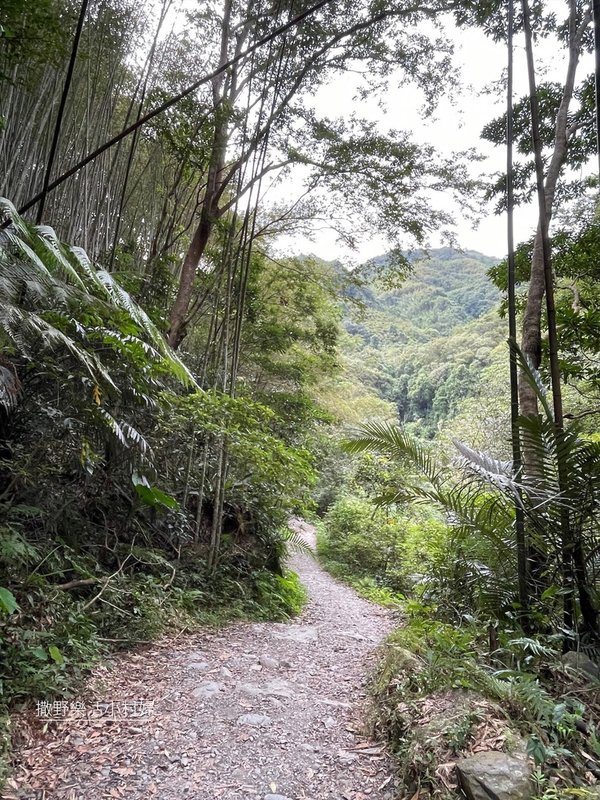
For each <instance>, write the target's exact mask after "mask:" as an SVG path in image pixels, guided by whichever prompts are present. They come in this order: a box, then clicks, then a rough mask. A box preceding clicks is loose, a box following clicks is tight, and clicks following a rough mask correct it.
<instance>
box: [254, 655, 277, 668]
mask: <svg viewBox="0 0 600 800" xmlns="http://www.w3.org/2000/svg"><path fill="white" fill-rule="evenodd" d="M258 663H259V664H260V665H261V667H264V668H265V669H277V668H278V666H279V661H276V660H275V659H274V658H271V656H260V658H259V659H258Z"/></svg>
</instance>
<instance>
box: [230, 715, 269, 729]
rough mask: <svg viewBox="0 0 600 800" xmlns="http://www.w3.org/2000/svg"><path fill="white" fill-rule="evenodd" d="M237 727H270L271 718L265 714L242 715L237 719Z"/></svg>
mask: <svg viewBox="0 0 600 800" xmlns="http://www.w3.org/2000/svg"><path fill="white" fill-rule="evenodd" d="M238 725H250V727H252V728H268V727H269V726H270V725H271V717H269V716H267V714H242V716H241V717H238Z"/></svg>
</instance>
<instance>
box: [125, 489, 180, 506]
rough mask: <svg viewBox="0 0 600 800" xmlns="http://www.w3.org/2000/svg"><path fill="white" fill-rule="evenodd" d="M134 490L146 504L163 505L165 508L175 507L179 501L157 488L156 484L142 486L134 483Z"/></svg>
mask: <svg viewBox="0 0 600 800" xmlns="http://www.w3.org/2000/svg"><path fill="white" fill-rule="evenodd" d="M135 490H136V492H137V494H138V497H139V498H140V500H141V501H142V502H143V503H145V504H146V505H147V506H153V507H155V506H164V507H165V508H171V509H177V508H179V503H178V502H177V500H176V499H175V498H174V497H171V495H170V494H167V493H166V492H163V491H161V490H160V489H157V488H156V486H144V485H143V484H141V483H138V484H136V487H135Z"/></svg>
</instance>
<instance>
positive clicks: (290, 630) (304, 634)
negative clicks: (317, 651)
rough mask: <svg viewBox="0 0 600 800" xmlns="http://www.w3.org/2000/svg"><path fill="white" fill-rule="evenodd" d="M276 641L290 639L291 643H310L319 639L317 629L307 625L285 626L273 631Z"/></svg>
mask: <svg viewBox="0 0 600 800" xmlns="http://www.w3.org/2000/svg"><path fill="white" fill-rule="evenodd" d="M273 636H274V637H275V638H276V639H291V640H292V641H293V642H310V641H314V640H315V639H317V638H318V637H319V631H318V630H317V628H314V627H310V626H308V625H303V626H302V627H301V626H300V625H287V626H285V625H284V626H283V627H282V628H280V629H279V630H274V631H273Z"/></svg>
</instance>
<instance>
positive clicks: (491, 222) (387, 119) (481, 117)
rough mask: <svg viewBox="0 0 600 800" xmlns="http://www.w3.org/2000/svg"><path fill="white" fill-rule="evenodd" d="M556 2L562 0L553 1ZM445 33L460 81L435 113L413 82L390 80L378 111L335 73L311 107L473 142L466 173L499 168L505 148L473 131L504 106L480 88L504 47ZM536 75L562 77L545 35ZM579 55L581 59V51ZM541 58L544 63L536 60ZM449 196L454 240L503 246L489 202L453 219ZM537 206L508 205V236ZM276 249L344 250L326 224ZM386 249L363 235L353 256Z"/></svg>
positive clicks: (519, 76) (447, 140)
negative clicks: (426, 116)
mask: <svg viewBox="0 0 600 800" xmlns="http://www.w3.org/2000/svg"><path fill="white" fill-rule="evenodd" d="M560 6H561V7H563V8H564V5H563V4H562V3H560ZM448 35H449V36H450V37H451V38H452V39H453V40H454V41H455V48H456V54H455V60H456V62H457V63H458V64H459V65H460V67H461V71H462V76H463V82H464V89H463V90H461V92H460V95H459V96H458V98H455V101H454V103H450V102H449V101H448V99H443V100H442V101H441V102H440V104H439V106H438V108H437V110H436V114H435V119H431V120H423V117H422V115H421V114H420V112H419V108H420V106H421V96H420V92H419V90H418V88H416V87H398V90H397V92H396V93H393V92H392V93H391V96H390V97H389V99H388V106H389V107H388V110H387V113H384V112H382V111H381V109H380V108H379V107H378V105H377V103H376V102H374V101H373V102H371V103H361V104H360V106H359V105H358V103H357V101H355V100H354V99H353V95H354V86H353V85H352V84H351V82H350V81H349V80H348V79H347V78H337V79H336V80H334V81H333V82H331V83H330V84H329V85H327V86H324V87H322V88H321V89H320V90H319V92H318V93H317V95H316V98H315V108H316V110H317V112H318V113H322V114H323V115H326V116H328V117H330V118H332V117H335V116H340V117H343V116H344V115H347V114H348V113H349V112H350V111H351V110H354V111H356V112H357V113H359V114H360V115H361V116H364V117H367V118H369V119H371V120H375V121H377V122H378V123H379V124H380V125H381V126H382V127H384V128H396V129H404V130H410V131H412V133H413V137H414V138H415V139H416V140H417V141H421V142H429V143H431V144H433V145H434V146H435V147H436V148H437V149H438V150H439V152H440V153H442V154H444V155H449V154H451V153H452V152H453V151H457V150H465V149H468V148H470V147H475V148H477V149H478V150H479V151H480V152H482V153H483V154H484V155H485V156H486V159H485V161H482V162H477V163H475V164H474V165H473V174H474V175H479V174H482V173H487V174H491V173H494V172H498V171H504V170H505V163H506V153H505V150H504V148H502V147H494V146H493V145H491V144H490V143H488V142H484V141H483V140H482V139H480V131H481V129H482V127H483V126H484V125H485V124H486V123H487V122H489V121H490V120H491V119H493V118H494V117H497V116H499V115H500V114H501V113H502V112H503V111H504V109H505V106H506V99H505V95H502V96H500V97H493V96H492V95H490V94H487V93H482V91H483V90H484V89H485V88H486V87H488V86H489V85H490V84H491V83H492V82H493V81H496V80H498V79H499V78H500V77H501V76H502V73H503V70H505V68H506V58H507V54H506V49H505V47H504V45H501V44H500V45H499V44H495V43H494V42H493V41H491V40H490V39H488V38H487V37H486V36H485V35H484V34H483V33H482V32H481V31H479V30H465V29H461V30H460V31H457V30H456V28H454V26H453V24H452V23H450V24H449V31H448ZM536 55H537V64H536V67H537V72H538V75H537V77H538V81H539V80H540V78H541V77H542V75H541V73H542V72H545V73H547V77H549V78H553V77H556V78H557V79H558V80H562V75H563V73H564V68H563V67H564V63H565V62H564V57H563V54H562V52H561V53H557V52H556V51H555V50H553V49H552V46H551V45H550V44H549V43H546V44H543V45H541V46H540V47H539V48H538V51H537V54H536ZM586 60H587V59H586ZM543 62H545V63H543ZM525 66H526V65H525V52H524V44H523V42H522V41H521V40H520V38H516V40H515V98H517V97H520V96H522V95H524V94H526V93H527V84H526V71H525ZM590 70H591V66H590V64H589V62H588V63H584V64H582V65H580V73H579V74H580V75H583V74H585V73H586V72H588V71H590ZM449 203H450V201H449V200H448V201H444V203H443V206H444V207H445V208H447V209H448V210H454V211H455V216H456V218H457V226H456V234H457V243H458V245H459V246H460V247H462V248H464V249H470V250H478V251H479V252H482V253H484V254H486V255H490V256H498V257H502V256H504V255H505V253H506V249H507V246H506V217H505V216H504V215H502V216H496V215H495V214H494V213H493V209H492V207H491V206H490V207H488V208H482V209H481V214H480V220H479V224H478V225H477V227H474V225H473V222H472V221H471V220H466V219H461V217H460V210H459V213H458V214H456V209H452V206H451V205H450V204H449ZM536 219H537V214H536V204H535V203H532V205H531V206H529V207H527V208H525V207H522V208H518V209H516V211H515V238H516V241H517V242H519V241H523V240H524V239H526V238H528V237H529V236H530V235H531V233H532V232H533V231H534V229H535V224H536ZM278 244H279V247H280V249H281V250H282V251H284V252H285V251H287V252H295V253H307V252H310V253H314V254H315V255H317V256H320V257H321V258H325V259H334V258H344V256H346V255H349V253H348V251H347V250H346V249H345V248H344V247H343V246H342V245H341V244H340V243H339V242H338V241H337V237H336V235H335V233H334V232H332V231H324V230H321V231H318V232H316V234H315V236H314V238H313V241H311V240H309V239H307V238H305V237H301V236H298V237H295V238H291V237H285V238H283V237H282V238H281V239H280V240H279V242H278ZM442 244H444V242H442V241H440V240H439V239H438V240H436V239H435V238H432V239H431V240H430V242H429V245H430V246H432V247H437V246H440V245H442ZM387 249H388V245H387V244H386V242H385V241H384V240H383V239H378V238H374V239H370V240H369V241H365V242H364V243H363V245H362V246H361V247H360V249H359V253H358V256H359V260H365V259H367V258H371V257H373V256H376V255H379V254H381V253H383V252H385V251H386V250H387Z"/></svg>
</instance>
